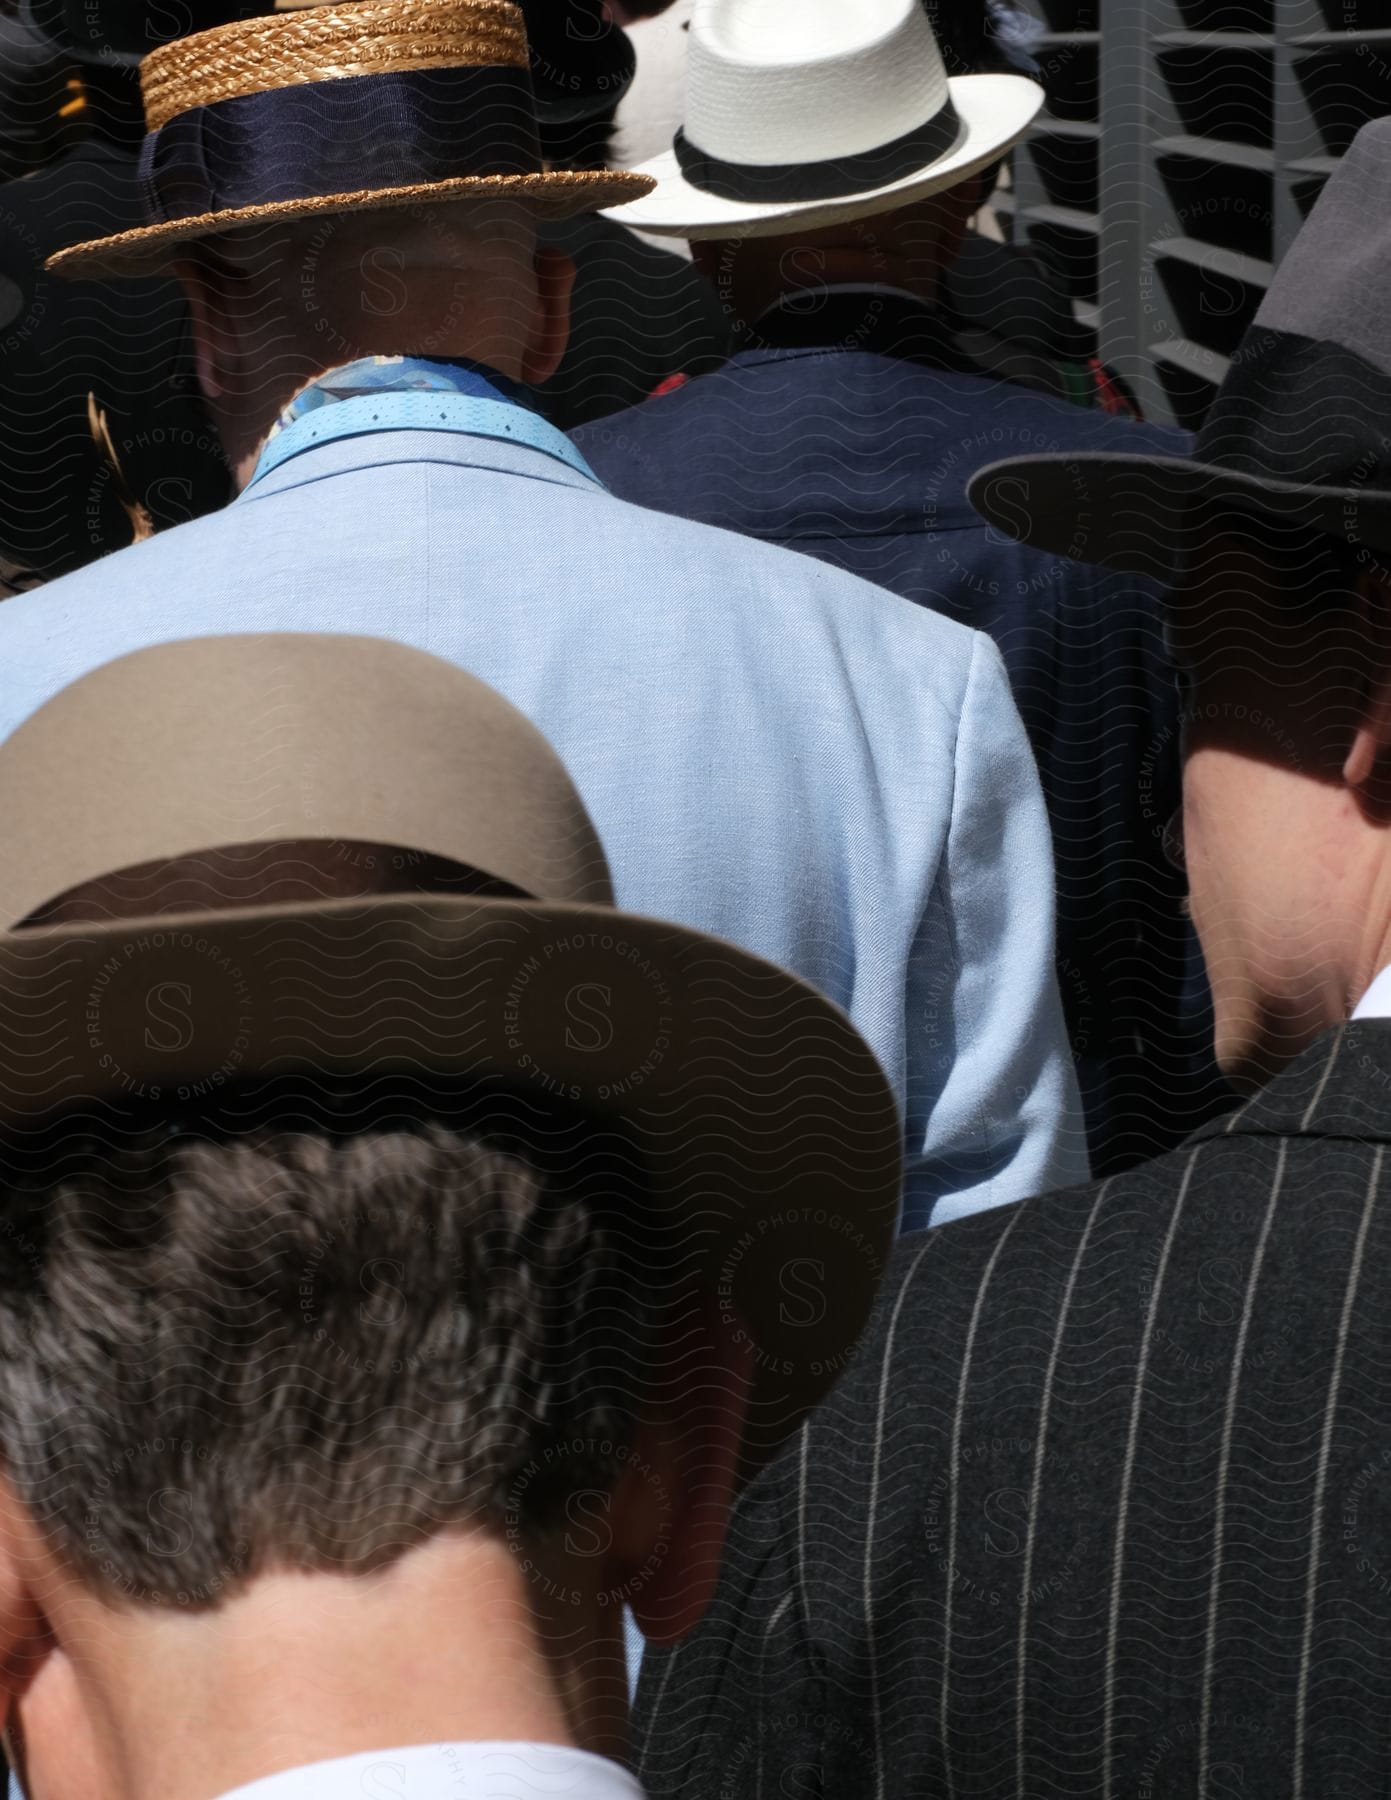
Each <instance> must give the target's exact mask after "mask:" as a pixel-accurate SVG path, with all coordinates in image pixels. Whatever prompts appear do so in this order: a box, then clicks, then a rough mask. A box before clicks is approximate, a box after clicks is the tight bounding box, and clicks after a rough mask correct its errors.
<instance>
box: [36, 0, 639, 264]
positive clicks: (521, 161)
mask: <svg viewBox="0 0 1391 1800" xmlns="http://www.w3.org/2000/svg"><path fill="white" fill-rule="evenodd" d="M529 66H530V65H529V54H528V48H527V38H526V29H525V26H524V23H523V19H522V14H521V12H520V10H519V9H518V8H517V7H515V6H513V5H510V4H509V3H508V0H350V3H349V4H347V5H342V6H315V7H308V8H304V9H301V10H297V11H293V12H286V13H282V14H278V15H275V16H273V17H267V18H252V19H243V20H239V21H236V22H234V23H232V24H229V25H221V26H218V27H216V28H215V29H214V30H212V31H201V32H198V33H197V34H196V35H194V36H192V37H185V38H178V39H176V40H175V41H174V42H173V43H169V44H163V45H161V46H160V48H159V49H157V50H152V51H151V52H150V54H149V55H148V56H147V57H146V58H145V59H144V61H143V62H142V63H141V65H140V88H141V93H142V95H143V97H144V103H145V123H146V125H147V126H148V131H147V134H146V137H145V142H144V145H143V147H142V149H141V156H140V170H139V177H140V185H141V189H142V192H143V194H144V197H145V203H146V208H147V212H148V215H149V220H150V223H149V224H148V225H146V226H143V227H141V228H140V229H138V230H135V231H121V232H117V233H115V234H114V235H113V236H111V237H106V238H97V239H94V240H92V241H91V242H89V243H85V244H76V245H74V246H73V247H72V248H71V249H68V250H62V251H60V252H59V253H58V254H57V255H56V256H53V257H50V258H49V261H48V263H47V265H46V266H47V267H48V268H49V269H51V270H52V271H54V273H56V274H60V275H66V276H69V277H79V276H80V277H88V278H90V277H92V276H95V275H101V276H138V275H148V274H150V273H151V272H152V271H153V270H155V269H159V268H162V267H166V266H167V265H168V264H169V262H170V261H171V260H173V256H174V255H175V254H176V253H177V251H178V248H179V246H180V245H182V244H187V243H190V242H192V241H194V240H196V239H202V238H210V237H215V236H217V235H218V234H219V233H222V232H226V231H235V230H238V229H239V228H241V227H244V226H248V225H268V224H273V223H275V222H277V221H281V220H290V219H304V218H311V217H313V216H315V215H317V214H322V213H348V212H373V211H382V210H385V209H388V208H392V207H400V206H411V207H415V206H422V205H431V204H438V203H440V202H441V201H447V200H466V199H471V198H478V199H482V198H489V197H490V198H499V197H508V198H512V199H516V200H522V201H525V202H526V204H527V205H528V207H530V208H531V210H532V211H534V212H535V213H536V214H537V215H538V216H540V217H546V218H570V217H572V216H573V215H575V214H578V213H587V212H595V211H597V210H598V209H599V208H601V207H604V206H609V205H614V204H617V203H619V202H622V201H625V200H630V199H633V198H634V197H635V196H637V195H640V194H643V193H646V192H647V190H648V188H649V187H650V186H651V183H650V181H648V180H647V179H646V178H645V177H643V176H641V175H635V174H624V173H611V172H608V171H597V172H592V173H591V172H585V173H575V172H571V171H567V170H548V169H546V168H545V167H544V165H543V163H542V158H541V152H540V148H539V143H538V138H537V112H536V101H535V96H534V93H533V89H532V85H531V79H530V74H529Z"/></svg>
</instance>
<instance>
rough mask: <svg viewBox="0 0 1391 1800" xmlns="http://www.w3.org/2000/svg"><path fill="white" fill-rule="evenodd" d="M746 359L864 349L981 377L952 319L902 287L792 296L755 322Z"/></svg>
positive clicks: (745, 348)
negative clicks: (768, 354)
mask: <svg viewBox="0 0 1391 1800" xmlns="http://www.w3.org/2000/svg"><path fill="white" fill-rule="evenodd" d="M741 350H742V353H743V358H744V359H745V360H748V359H750V358H751V357H754V356H757V355H758V354H760V353H761V352H768V351H773V352H783V351H788V350H799V351H815V352H817V353H818V354H820V355H824V354H825V353H826V351H827V350H861V351H865V352H867V353H868V354H870V355H872V356H890V357H896V358H897V359H898V360H899V361H900V362H911V363H917V364H918V365H919V366H920V367H921V368H926V369H941V370H945V371H947V372H948V373H950V374H953V375H979V374H980V373H981V371H980V369H979V368H978V366H977V365H976V364H975V363H973V362H972V361H971V360H970V358H969V357H967V356H964V355H963V354H962V353H961V351H960V350H959V349H958V348H957V347H956V343H955V341H954V339H953V336H952V327H951V322H950V320H949V319H947V318H945V317H944V316H943V315H942V314H941V313H939V312H937V311H936V310H935V309H934V308H933V307H930V306H929V305H928V304H927V303H926V301H923V300H915V299H913V297H912V296H911V295H909V294H904V293H902V292H900V291H899V290H898V289H897V288H878V287H873V286H869V285H866V286H864V287H834V288H809V289H806V290H804V291H803V292H800V293H797V294H793V295H786V296H784V298H783V299H782V300H780V301H778V302H777V303H776V305H774V306H770V307H769V308H768V310H767V312H765V313H763V314H761V315H760V317H759V318H758V319H756V320H755V321H754V323H753V324H752V325H750V326H749V328H748V330H747V332H746V333H745V336H744V340H743V343H742V345H741Z"/></svg>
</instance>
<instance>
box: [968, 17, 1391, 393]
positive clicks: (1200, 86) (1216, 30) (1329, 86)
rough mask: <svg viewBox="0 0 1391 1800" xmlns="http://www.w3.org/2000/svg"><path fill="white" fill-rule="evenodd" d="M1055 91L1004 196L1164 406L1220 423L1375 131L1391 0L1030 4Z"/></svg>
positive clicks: (1085, 311) (1117, 361)
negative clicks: (1267, 305) (1320, 224)
mask: <svg viewBox="0 0 1391 1800" xmlns="http://www.w3.org/2000/svg"><path fill="white" fill-rule="evenodd" d="M1030 10H1031V11H1032V12H1033V13H1034V14H1035V16H1036V17H1037V18H1038V19H1039V20H1040V22H1041V24H1042V26H1043V29H1044V35H1043V38H1042V41H1041V43H1040V45H1039V48H1038V49H1037V50H1036V52H1035V55H1036V57H1037V59H1038V61H1039V63H1040V65H1041V68H1042V73H1043V81H1044V85H1045V87H1046V89H1047V91H1048V103H1047V106H1046V107H1045V109H1044V113H1043V115H1042V116H1041V118H1040V120H1039V122H1038V124H1037V125H1036V126H1035V127H1034V129H1033V131H1032V133H1031V134H1030V136H1029V138H1028V139H1027V140H1026V142H1025V143H1024V144H1023V145H1022V146H1021V148H1020V150H1019V151H1018V153H1017V154H1016V156H1015V158H1014V188H1013V193H1012V194H1011V195H1005V196H1001V198H1002V199H1003V201H1004V205H1003V207H1002V208H1001V210H1002V211H1003V212H1004V213H1005V214H1006V215H1007V217H1008V218H1010V219H1012V230H1013V233H1014V236H1015V237H1016V239H1017V240H1019V241H1027V242H1028V243H1029V244H1030V245H1031V246H1032V248H1033V249H1034V250H1035V251H1036V252H1037V253H1038V254H1039V255H1041V256H1043V257H1045V258H1046V259H1047V260H1048V261H1049V262H1050V263H1051V264H1052V265H1053V267H1054V268H1055V269H1056V270H1057V271H1058V272H1059V274H1060V275H1061V277H1062V279H1063V280H1064V281H1065V283H1066V284H1067V287H1068V290H1069V292H1070V293H1071V295H1072V299H1073V304H1074V306H1075V307H1076V309H1077V312H1078V316H1079V317H1080V318H1082V319H1084V320H1085V321H1086V322H1087V323H1088V324H1091V325H1094V326H1095V327H1096V329H1097V331H1098V334H1099V350H1100V355H1101V357H1102V359H1103V360H1104V361H1105V362H1106V363H1108V364H1109V365H1110V366H1111V367H1112V368H1114V369H1115V370H1116V371H1117V372H1118V373H1119V374H1120V375H1122V376H1123V377H1124V378H1125V380H1126V381H1127V382H1128V383H1129V384H1130V386H1131V387H1132V388H1133V390H1134V391H1135V393H1136V395H1137V397H1138V399H1139V401H1140V404H1141V406H1142V407H1143V408H1144V411H1145V414H1146V416H1147V417H1149V418H1152V419H1157V420H1161V421H1164V422H1167V423H1176V424H1181V425H1187V426H1190V427H1193V426H1196V425H1198V424H1199V423H1201V421H1202V418H1203V415H1204V413H1205V412H1206V410H1207V408H1208V405H1209V404H1210V402H1211V400H1212V395H1213V392H1214V390H1215V388H1216V385H1217V383H1218V382H1219V381H1220V380H1221V379H1222V374H1223V371H1224V370H1225V368H1226V366H1227V358H1228V357H1229V356H1230V355H1231V353H1232V351H1233V350H1234V348H1235V347H1236V344H1237V342H1238V340H1239V339H1240V336H1241V333H1242V331H1243V330H1244V329H1245V327H1246V326H1247V324H1248V323H1249V322H1250V320H1251V317H1252V315H1253V314H1254V312H1255V310H1256V308H1257V307H1258V306H1259V304H1260V301H1261V296H1262V295H1263V294H1264V292H1265V289H1266V287H1267V285H1268V284H1269V281H1270V277H1271V273H1272V271H1273V269H1274V267H1275V265H1276V264H1277V263H1278V261H1279V259H1280V257H1281V256H1282V255H1283V254H1284V252H1285V251H1286V249H1287V248H1288V247H1289V244H1290V241H1291V239H1292V238H1293V237H1294V235H1295V233H1296V231H1297V230H1298V229H1299V226H1300V223H1301V221H1302V220H1303V218H1304V216H1305V214H1306V213H1307V212H1308V210H1309V207H1310V206H1311V205H1312V204H1313V201H1314V199H1315V197H1316V196H1317V194H1318V191H1319V188H1320V187H1321V186H1322V184H1323V181H1324V180H1325V178H1326V177H1327V175H1328V174H1329V172H1330V170H1331V169H1332V168H1333V167H1334V165H1335V163H1336V161H1337V158H1338V157H1340V156H1341V155H1342V154H1343V152H1344V151H1345V150H1346V148H1347V146H1348V144H1349V143H1350V142H1351V141H1352V138H1353V136H1354V134H1355V133H1356V131H1357V130H1358V128H1359V126H1361V125H1362V124H1364V123H1365V122H1366V121H1367V120H1368V119H1371V118H1376V117H1378V116H1380V115H1382V114H1384V113H1391V0H1030Z"/></svg>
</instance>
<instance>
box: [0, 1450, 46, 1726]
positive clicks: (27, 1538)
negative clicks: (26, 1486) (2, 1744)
mask: <svg viewBox="0 0 1391 1800" xmlns="http://www.w3.org/2000/svg"><path fill="white" fill-rule="evenodd" d="M38 1550H39V1538H38V1533H37V1532H36V1531H35V1529H34V1526H33V1523H32V1521H31V1520H30V1518H29V1516H28V1514H27V1513H26V1512H25V1510H24V1508H23V1506H22V1505H21V1504H20V1502H19V1499H18V1497H17V1496H16V1494H15V1492H14V1490H13V1488H12V1487H11V1486H10V1484H9V1482H8V1481H6V1480H5V1479H4V1477H3V1476H0V1730H2V1731H4V1732H6V1733H8V1732H9V1731H10V1730H11V1729H12V1727H13V1725H14V1720H15V1712H16V1708H17V1707H18V1705H19V1703H20V1701H21V1700H23V1698H24V1696H25V1695H26V1694H27V1693H28V1692H29V1689H30V1688H31V1686H32V1685H33V1682H34V1678H35V1676H36V1675H37V1674H38V1672H39V1670H40V1669H41V1668H42V1667H43V1664H44V1662H45V1660H46V1658H47V1657H48V1656H49V1655H50V1654H51V1652H52V1651H53V1648H54V1642H53V1635H52V1632H51V1631H50V1629H49V1624H48V1620H47V1618H46V1617H45V1616H44V1612H43V1609H42V1607H41V1606H40V1604H39V1601H38V1598H37V1594H36V1582H37V1580H38V1569H39V1563H40V1559H39V1556H38V1554H37V1553H38Z"/></svg>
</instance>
